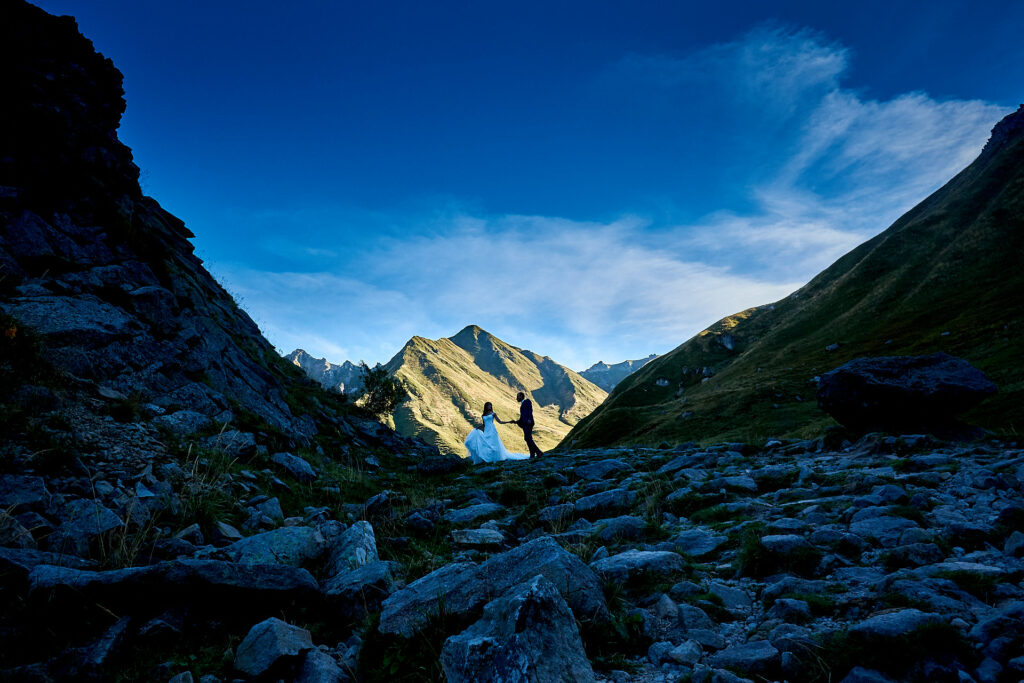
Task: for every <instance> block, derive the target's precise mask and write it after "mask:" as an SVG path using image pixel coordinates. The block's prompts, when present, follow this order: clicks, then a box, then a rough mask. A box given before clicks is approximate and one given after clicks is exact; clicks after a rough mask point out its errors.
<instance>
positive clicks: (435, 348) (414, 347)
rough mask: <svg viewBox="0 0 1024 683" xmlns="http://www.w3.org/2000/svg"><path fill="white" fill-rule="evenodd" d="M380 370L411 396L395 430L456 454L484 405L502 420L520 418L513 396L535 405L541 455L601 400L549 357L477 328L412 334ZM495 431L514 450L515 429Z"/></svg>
mask: <svg viewBox="0 0 1024 683" xmlns="http://www.w3.org/2000/svg"><path fill="white" fill-rule="evenodd" d="M384 367H386V368H387V369H388V371H389V372H390V373H392V374H393V375H395V376H396V377H398V378H400V379H402V380H403V381H405V382H406V384H407V386H408V388H409V392H410V399H409V400H407V401H406V402H405V403H403V404H401V405H399V407H398V408H397V409H396V410H395V414H394V417H393V424H394V426H395V428H396V430H397V431H398V432H399V433H400V434H404V435H406V436H415V437H417V438H421V439H423V440H424V441H427V442H428V443H433V444H434V445H436V446H438V448H440V449H441V450H442V451H446V452H450V453H457V454H459V455H462V454H464V448H463V445H462V441H463V439H465V436H466V434H468V433H469V430H470V429H473V428H474V427H475V426H477V425H478V424H479V418H480V413H481V411H482V409H483V404H484V402H486V401H490V402H491V403H493V404H494V410H495V412H496V413H497V414H498V415H499V416H500V417H501V418H502V419H506V420H508V419H512V418H514V417H516V416H518V414H519V407H518V405H517V404H516V402H515V395H516V393H517V392H518V391H523V392H524V393H526V394H527V396H528V397H530V398H531V399H532V401H533V403H534V414H535V418H536V421H537V426H536V429H535V432H534V434H535V438H536V440H537V443H538V445H540V446H541V448H542V449H544V448H551V447H553V446H554V445H556V444H557V443H558V441H560V440H561V438H562V436H564V435H565V434H566V433H568V431H569V429H570V428H571V426H572V425H574V424H576V422H578V421H579V420H580V419H581V418H582V417H583V416H585V415H587V414H589V412H590V411H591V410H593V409H594V407H596V406H597V405H598V404H599V403H600V401H601V400H603V398H604V396H605V392H604V391H603V390H602V389H600V388H599V387H597V386H595V385H593V384H592V383H590V382H589V381H587V380H586V379H584V378H583V377H581V376H580V375H579V374H577V373H575V372H573V371H572V370H570V369H568V368H566V367H564V366H562V365H560V364H558V363H556V362H555V361H554V360H552V359H551V358H549V357H547V356H541V355H540V354H537V353H534V352H533V351H529V350H526V349H520V348H518V347H515V346H512V345H511V344H508V343H507V342H504V341H502V340H501V339H499V338H497V337H495V336H494V335H492V334H490V333H489V332H487V331H486V330H484V329H483V328H480V327H479V326H477V325H467V326H466V327H464V328H463V329H462V330H460V331H459V332H457V333H456V334H454V335H452V336H451V337H442V338H441V339H427V338H425V337H420V336H414V337H412V338H411V339H410V340H409V341H408V342H406V344H405V345H404V346H403V347H402V349H401V350H400V351H399V352H398V353H397V354H395V356H394V357H393V358H392V359H391V360H390V361H389V362H388V363H386V364H385V366H384ZM499 431H500V432H501V434H502V439H503V440H504V441H505V445H506V446H508V447H509V448H510V450H517V448H521V445H520V444H521V442H522V433H521V432H520V431H519V430H518V429H517V428H514V427H512V426H504V425H499Z"/></svg>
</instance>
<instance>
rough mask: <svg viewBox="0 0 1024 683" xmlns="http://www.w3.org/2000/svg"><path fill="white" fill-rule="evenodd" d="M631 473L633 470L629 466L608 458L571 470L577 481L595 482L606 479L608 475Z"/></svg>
mask: <svg viewBox="0 0 1024 683" xmlns="http://www.w3.org/2000/svg"><path fill="white" fill-rule="evenodd" d="M632 471H633V468H632V467H631V466H630V465H628V464H626V463H624V462H623V461H621V460H616V459H615V458H610V459H608V460H601V461H600V462H593V463H590V464H589V465H580V466H579V467H577V468H576V469H575V470H573V473H574V474H575V475H576V477H577V478H579V479H586V480H589V481H597V480H598V479H604V478H606V477H608V475H610V474H624V473H626V472H632Z"/></svg>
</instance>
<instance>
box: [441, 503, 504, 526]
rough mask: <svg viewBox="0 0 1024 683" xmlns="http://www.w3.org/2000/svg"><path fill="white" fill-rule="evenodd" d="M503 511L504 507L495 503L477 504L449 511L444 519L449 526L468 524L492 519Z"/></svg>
mask: <svg viewBox="0 0 1024 683" xmlns="http://www.w3.org/2000/svg"><path fill="white" fill-rule="evenodd" d="M504 511H505V506H503V505H498V504H497V503H478V504H476V505H470V506H469V507H464V508H461V509H459V510H449V511H448V512H446V513H445V515H444V519H445V521H446V522H450V523H451V524H469V523H470V522H475V521H477V520H481V519H485V518H487V517H493V516H495V515H498V514H501V513H502V512H504Z"/></svg>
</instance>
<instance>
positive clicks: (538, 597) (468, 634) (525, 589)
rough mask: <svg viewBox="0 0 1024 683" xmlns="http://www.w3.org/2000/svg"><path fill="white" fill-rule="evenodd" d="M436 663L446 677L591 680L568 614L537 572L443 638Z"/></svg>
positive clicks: (464, 682) (468, 682)
mask: <svg viewBox="0 0 1024 683" xmlns="http://www.w3.org/2000/svg"><path fill="white" fill-rule="evenodd" d="M441 666H442V668H443V669H444V672H445V676H446V677H447V680H448V681H450V682H451V683H477V682H478V681H506V682H507V683H518V682H521V683H526V682H531V683H547V682H548V681H577V682H581V683H587V682H589V681H593V680H594V672H593V670H592V669H591V667H590V662H589V661H588V660H587V655H586V653H585V652H584V650H583V641H582V640H581V639H580V634H579V631H578V629H577V628H576V621H575V620H574V618H573V614H572V612H571V611H570V610H569V607H568V605H566V603H565V600H564V599H563V598H562V596H561V595H560V594H559V591H558V589H556V588H555V586H554V585H553V584H552V583H551V582H550V581H548V580H547V579H546V578H544V576H542V575H537V576H534V577H533V578H531V579H529V580H527V581H525V582H523V583H520V584H517V585H514V586H512V587H511V588H509V589H508V590H507V591H506V592H505V594H504V595H502V596H501V597H499V598H497V599H495V600H492V601H491V602H489V603H488V604H487V605H486V607H484V610H483V616H482V617H481V618H480V620H479V621H477V622H476V623H475V624H473V625H472V626H470V627H469V628H468V629H466V630H465V631H463V632H462V633H461V634H459V635H457V636H452V637H450V638H448V640H446V641H445V644H444V647H443V649H442V650H441Z"/></svg>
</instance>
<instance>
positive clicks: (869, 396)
mask: <svg viewBox="0 0 1024 683" xmlns="http://www.w3.org/2000/svg"><path fill="white" fill-rule="evenodd" d="M995 391H996V386H995V384H993V383H992V382H990V381H989V380H988V378H987V377H985V375H984V373H982V372H981V371H980V370H978V369H977V368H975V367H974V366H972V365H971V364H970V363H968V362H967V361H965V360H963V359H960V358H955V357H953V356H950V355H948V354H945V353H935V354H932V355H929V356H883V357H878V358H857V359H855V360H852V361H850V362H849V363H846V364H845V365H842V366H840V367H838V368H836V369H835V370H832V371H831V372H826V373H824V374H822V375H821V379H820V382H819V383H818V405H819V406H820V407H821V409H822V410H824V411H825V412H827V413H828V414H829V415H831V416H832V417H834V418H835V419H836V420H837V421H839V422H840V423H841V424H842V425H843V426H845V427H847V428H849V429H853V430H856V431H862V432H867V431H889V432H892V433H895V434H910V433H915V432H939V433H943V432H945V431H947V430H948V429H949V427H950V425H951V424H955V420H954V417H955V416H956V415H958V414H960V413H962V412H964V411H965V410H967V409H969V408H971V407H973V406H974V405H976V404H977V403H978V402H980V401H981V400H982V399H984V398H985V397H987V396H989V395H991V394H993V393H995Z"/></svg>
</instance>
